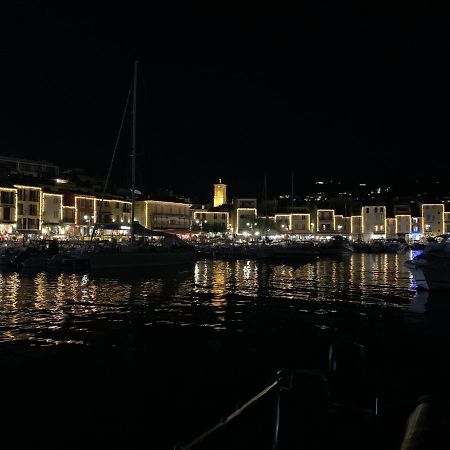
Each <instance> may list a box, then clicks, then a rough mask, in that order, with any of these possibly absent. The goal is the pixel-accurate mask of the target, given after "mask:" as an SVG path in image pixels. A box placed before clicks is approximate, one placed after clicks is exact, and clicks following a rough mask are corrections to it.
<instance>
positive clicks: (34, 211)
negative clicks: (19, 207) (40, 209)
mask: <svg viewBox="0 0 450 450" xmlns="http://www.w3.org/2000/svg"><path fill="white" fill-rule="evenodd" d="M29 214H30V216H37V206H36V205H30V209H29Z"/></svg>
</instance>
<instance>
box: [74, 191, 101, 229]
mask: <svg viewBox="0 0 450 450" xmlns="http://www.w3.org/2000/svg"><path fill="white" fill-rule="evenodd" d="M96 200H97V199H96V197H95V196H93V195H75V196H74V202H75V226H76V228H77V231H78V233H79V235H80V236H86V235H89V234H90V232H91V231H92V227H93V226H94V223H95V218H96V217H97V201H96Z"/></svg>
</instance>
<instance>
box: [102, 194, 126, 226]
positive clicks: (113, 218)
mask: <svg viewBox="0 0 450 450" xmlns="http://www.w3.org/2000/svg"><path fill="white" fill-rule="evenodd" d="M96 201H97V205H96V211H97V214H98V217H97V221H98V223H101V224H111V223H116V224H118V225H124V226H130V225H131V202H129V201H124V200H119V199H111V198H108V199H104V201H103V205H102V204H101V203H102V201H101V199H97V200H96ZM100 207H101V212H100Z"/></svg>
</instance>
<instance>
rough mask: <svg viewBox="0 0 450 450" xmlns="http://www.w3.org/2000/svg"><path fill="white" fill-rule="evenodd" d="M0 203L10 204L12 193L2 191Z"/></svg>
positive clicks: (12, 199) (12, 198)
mask: <svg viewBox="0 0 450 450" xmlns="http://www.w3.org/2000/svg"><path fill="white" fill-rule="evenodd" d="M0 203H3V204H4V205H12V204H13V203H14V193H13V192H5V191H2V192H1V196H0Z"/></svg>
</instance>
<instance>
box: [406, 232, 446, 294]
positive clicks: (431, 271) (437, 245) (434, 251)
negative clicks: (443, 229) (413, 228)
mask: <svg viewBox="0 0 450 450" xmlns="http://www.w3.org/2000/svg"><path fill="white" fill-rule="evenodd" d="M405 267H407V268H408V269H409V270H410V271H411V273H412V275H413V277H414V280H415V282H416V284H417V287H418V288H419V289H425V290H427V291H433V290H449V289H450V240H449V235H448V234H446V235H440V236H437V237H436V238H434V239H433V240H432V241H431V242H429V243H428V245H427V246H426V247H425V249H424V250H423V252H422V253H420V254H419V255H417V256H415V257H414V258H412V259H410V260H408V261H406V262H405Z"/></svg>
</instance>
